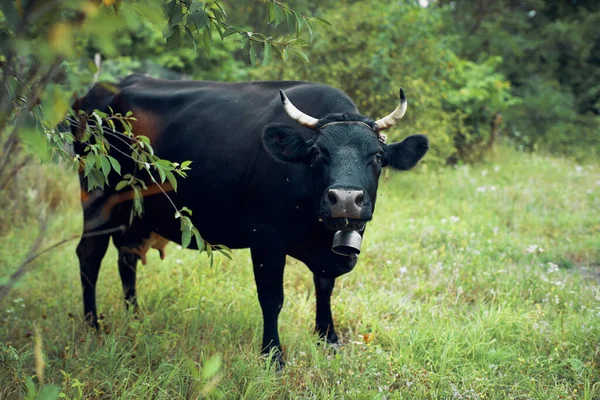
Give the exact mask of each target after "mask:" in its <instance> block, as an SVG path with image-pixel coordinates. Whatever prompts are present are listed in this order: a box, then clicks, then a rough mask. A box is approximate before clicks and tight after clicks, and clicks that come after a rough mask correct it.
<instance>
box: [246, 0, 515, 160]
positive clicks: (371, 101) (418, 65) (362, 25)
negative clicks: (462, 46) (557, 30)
mask: <svg viewBox="0 0 600 400" xmlns="http://www.w3.org/2000/svg"><path fill="white" fill-rule="evenodd" d="M444 12H445V11H444V10H443V9H439V8H430V9H423V8H421V7H419V6H417V5H415V4H412V3H404V2H395V3H394V4H388V3H386V4H383V3H378V4H373V3H368V4H367V3H364V2H357V3H353V4H350V5H348V6H347V7H345V8H342V9H337V8H336V9H331V10H326V11H325V14H324V16H325V19H327V20H328V21H329V22H331V23H332V25H333V26H334V27H335V29H333V30H331V31H330V32H329V35H328V36H323V37H319V38H317V39H316V40H315V42H314V44H313V46H312V47H311V48H310V50H309V51H308V54H309V56H310V60H311V62H310V64H302V65H300V64H292V63H288V64H285V65H276V66H266V67H261V68H258V69H256V70H254V71H251V73H250V75H251V77H253V78H255V79H267V78H268V79H299V80H309V81H317V82H324V83H328V84H331V85H333V86H335V87H338V88H340V89H342V90H343V91H345V92H346V93H348V94H349V95H350V96H351V97H352V98H353V99H354V100H355V102H356V104H357V106H358V108H359V110H360V112H362V113H363V114H365V115H369V116H371V117H373V118H380V117H382V116H384V115H386V114H387V113H389V112H390V111H391V110H392V109H393V108H394V107H395V106H396V104H397V103H398V89H399V88H400V86H403V87H404V89H405V91H406V94H407V97H408V102H409V109H408V112H407V114H406V116H405V117H404V119H403V121H402V122H401V123H400V124H399V125H398V127H397V128H396V129H393V130H392V131H391V132H389V133H388V132H386V133H388V136H389V137H390V139H391V140H394V141H396V140H400V139H401V137H403V136H405V135H407V134H413V133H423V134H426V135H427V136H428V137H429V139H430V142H431V151H430V152H429V154H428V155H427V157H426V162H427V163H430V164H434V165H441V164H445V163H447V162H448V161H452V160H465V161H473V160H477V159H479V158H481V156H482V155H483V150H485V147H484V146H482V143H484V142H485V143H487V139H488V138H489V135H490V134H491V128H490V125H491V122H492V120H493V118H494V116H495V114H496V113H499V112H503V111H504V110H505V109H506V108H507V107H509V106H510V105H511V104H513V103H514V100H513V99H512V96H511V95H510V91H509V88H510V85H509V84H508V82H506V79H505V78H504V76H503V75H502V74H501V73H499V72H498V66H499V64H500V63H501V59H500V58H498V57H496V58H491V59H489V60H486V61H484V62H482V63H474V62H470V61H467V60H463V59H460V58H459V57H458V56H457V55H456V54H454V52H452V50H451V49H450V45H451V43H452V37H450V36H447V35H446V36H444V35H442V34H441V33H440V32H441V28H442V26H441V24H442V22H443V18H442V17H443V13H444Z"/></svg>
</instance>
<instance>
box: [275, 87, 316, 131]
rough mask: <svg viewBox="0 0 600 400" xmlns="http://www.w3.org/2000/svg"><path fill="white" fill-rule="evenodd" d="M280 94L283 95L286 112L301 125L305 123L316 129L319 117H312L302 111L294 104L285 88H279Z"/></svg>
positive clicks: (282, 100)
mask: <svg viewBox="0 0 600 400" xmlns="http://www.w3.org/2000/svg"><path fill="white" fill-rule="evenodd" d="M279 94H280V95H281V102H282V103H283V108H284V109H285V112H286V113H287V114H288V115H289V116H290V117H291V118H292V119H293V120H294V121H296V122H298V123H299V124H300V125H304V126H305V127H307V128H311V129H315V126H317V122H319V120H318V119H316V118H313V117H311V116H310V115H308V114H304V113H303V112H302V111H300V110H298V109H297V108H296V106H294V105H293V104H292V102H291V101H290V99H288V98H287V96H286V95H285V93H283V90H281V89H279Z"/></svg>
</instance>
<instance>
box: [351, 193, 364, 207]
mask: <svg viewBox="0 0 600 400" xmlns="http://www.w3.org/2000/svg"><path fill="white" fill-rule="evenodd" d="M364 198H365V195H364V194H363V193H360V194H359V195H358V196H356V199H354V203H355V204H356V205H357V206H359V207H361V206H362V203H363V199H364Z"/></svg>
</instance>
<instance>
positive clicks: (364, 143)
mask: <svg viewBox="0 0 600 400" xmlns="http://www.w3.org/2000/svg"><path fill="white" fill-rule="evenodd" d="M280 94H281V100H282V102H283V106H284V108H285V110H286V112H287V114H288V115H289V116H290V117H291V118H293V119H294V120H295V121H297V122H298V123H299V124H301V125H303V126H305V127H307V128H310V129H313V130H315V131H316V132H317V135H315V136H314V137H313V138H311V139H309V140H308V141H306V140H305V139H304V138H303V137H302V135H301V134H300V132H298V131H297V130H296V129H295V128H293V127H291V126H288V125H284V124H271V125H268V126H267V127H266V128H265V130H264V132H263V136H262V139H263V143H264V145H265V148H266V149H267V151H268V152H269V153H270V154H271V156H273V157H274V158H275V159H277V160H280V161H284V162H298V163H304V164H306V165H309V166H310V167H311V169H312V176H313V190H314V199H315V209H316V213H317V218H319V220H320V221H321V222H322V223H323V224H324V225H325V226H326V227H327V228H328V229H331V230H335V231H359V232H361V231H362V230H364V227H365V225H366V223H367V222H368V221H370V220H371V219H372V217H373V211H374V210H375V200H376V195H377V186H378V180H379V175H380V174H381V170H382V168H383V167H386V166H389V167H392V168H394V169H396V170H400V171H406V170H409V169H411V168H412V167H414V166H415V165H416V164H417V162H418V161H419V160H420V159H421V158H422V157H423V156H424V155H425V153H426V152H427V150H428V148H429V145H428V141H427V138H426V137H425V136H423V135H413V136H409V137H408V138H406V139H404V140H403V141H402V142H399V143H392V144H386V137H385V135H383V134H381V131H383V130H385V129H387V128H389V127H391V126H393V125H394V124H396V123H397V122H398V121H399V120H400V119H401V118H402V117H403V116H404V113H405V111H406V106H407V102H406V98H405V96H404V91H403V90H402V89H400V104H399V105H398V107H397V108H396V109H395V110H394V111H393V112H392V113H391V114H389V115H388V116H386V117H384V118H382V119H380V120H377V121H373V120H372V119H370V118H368V117H364V116H362V115H358V114H351V113H342V114H330V115H328V116H326V117H324V118H321V119H316V118H313V117H311V116H309V115H307V114H305V113H303V112H302V111H300V110H298V109H297V108H296V107H295V106H294V105H293V104H292V103H291V102H290V100H289V99H288V98H287V96H286V95H285V94H284V93H283V91H280ZM345 236H347V237H350V236H348V235H345ZM348 240H350V239H348Z"/></svg>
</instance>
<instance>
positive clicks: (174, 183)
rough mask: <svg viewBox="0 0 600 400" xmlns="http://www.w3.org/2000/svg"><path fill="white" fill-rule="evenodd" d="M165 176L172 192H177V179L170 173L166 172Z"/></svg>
mask: <svg viewBox="0 0 600 400" xmlns="http://www.w3.org/2000/svg"><path fill="white" fill-rule="evenodd" d="M165 174H166V175H167V180H168V181H169V183H170V184H171V185H172V186H173V190H174V191H177V178H175V175H173V173H172V172H171V171H166V172H165Z"/></svg>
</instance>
